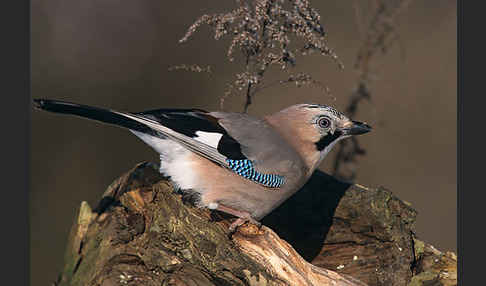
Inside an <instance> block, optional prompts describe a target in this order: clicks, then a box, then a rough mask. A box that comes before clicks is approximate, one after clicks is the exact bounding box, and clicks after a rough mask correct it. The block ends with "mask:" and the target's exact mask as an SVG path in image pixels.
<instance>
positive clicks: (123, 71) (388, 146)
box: [30, 0, 457, 285]
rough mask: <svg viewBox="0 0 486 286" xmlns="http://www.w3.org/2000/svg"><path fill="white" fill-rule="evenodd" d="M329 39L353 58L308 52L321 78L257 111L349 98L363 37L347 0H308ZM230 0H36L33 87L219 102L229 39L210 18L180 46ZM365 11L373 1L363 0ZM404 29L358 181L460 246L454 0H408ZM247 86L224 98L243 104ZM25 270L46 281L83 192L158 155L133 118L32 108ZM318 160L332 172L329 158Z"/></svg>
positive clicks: (267, 98)
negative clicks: (114, 119) (195, 26)
mask: <svg viewBox="0 0 486 286" xmlns="http://www.w3.org/2000/svg"><path fill="white" fill-rule="evenodd" d="M311 2H312V4H313V5H314V7H315V8H317V10H318V11H319V12H320V14H321V16H322V23H323V24H324V25H325V28H326V30H327V31H328V33H329V38H328V42H329V45H330V46H331V47H333V48H334V49H335V51H336V53H337V54H338V55H339V57H340V59H341V61H342V62H343V63H344V65H345V69H344V70H343V71H340V70H338V69H337V67H336V65H335V64H334V63H333V62H332V61H331V60H330V59H328V58H325V57H319V56H311V57H308V58H302V60H301V61H300V62H298V65H300V66H301V68H304V69H305V70H307V71H308V72H310V73H311V74H313V75H314V77H315V78H316V79H319V80H320V81H322V82H324V83H326V84H327V85H328V86H329V88H330V89H331V91H332V93H333V95H334V96H335V97H336V100H335V101H333V100H332V98H331V97H328V96H324V95H322V94H321V93H320V91H319V90H318V89H314V88H300V89H298V88H295V87H277V88H274V89H267V90H266V91H264V92H262V93H260V94H258V96H257V97H256V98H255V103H254V105H252V106H251V107H250V113H251V114H253V115H263V114H265V113H271V112H275V111H278V110H279V109H281V108H284V107H286V106H288V105H290V104H294V103H301V102H318V103H323V104H332V105H334V106H335V107H337V108H338V109H341V110H342V109H343V108H344V107H345V106H346V104H347V101H348V99H349V95H350V93H351V92H352V89H353V88H354V87H355V86H356V79H357V77H358V75H357V74H356V72H355V71H354V70H353V68H352V67H353V63H354V61H355V57H356V53H357V50H358V48H359V45H360V34H359V28H358V25H357V22H356V16H355V11H354V10H353V5H354V4H355V1H351V0H320V1H317V0H314V1H311ZM234 5H235V2H234V1H209V2H208V1H190V0H179V1H161V0H142V1H111V0H96V1H95V0H83V1H77V0H76V1H75V0H33V1H32V94H33V97H34V98H39V97H43V98H51V99H61V100H67V101H73V102H79V103H83V104H90V105H97V106H102V107H108V108H112V109H120V110H127V111H142V110H146V109H154V108H163V107H164V108H169V107H173V108H184V107H197V108H203V109H208V110H216V109H218V108H219V97H220V96H221V95H222V93H223V92H224V89H225V84H226V83H228V82H230V81H231V80H233V78H232V75H233V74H234V73H235V72H236V71H239V66H238V65H237V64H230V63H228V62H227V61H226V59H225V55H226V48H227V44H228V41H224V40H222V41H214V40H213V38H212V34H210V30H209V29H208V28H207V27H203V28H202V29H201V31H200V32H198V33H196V35H195V37H193V38H192V39H191V40H190V41H189V42H188V43H185V44H179V43H178V40H179V39H180V38H181V37H182V36H183V35H184V33H185V31H186V29H187V27H188V26H189V25H190V24H191V23H192V22H193V21H194V20H195V19H196V18H197V17H198V16H200V15H201V14H204V13H213V12H223V11H227V10H228V9H231V8H233V7H234ZM363 12H366V11H363ZM397 22H398V25H399V26H398V32H399V35H400V40H399V42H397V43H396V44H395V45H394V46H393V49H391V50H390V51H388V53H387V54H386V55H384V56H379V57H378V58H377V59H376V61H375V62H374V71H375V74H376V77H377V78H376V80H375V81H374V82H373V84H372V85H371V91H372V95H373V102H372V103H364V104H363V105H362V106H361V107H360V112H359V114H358V116H357V117H356V119H357V120H363V121H367V122H369V123H370V124H371V125H373V126H374V127H375V128H374V131H373V132H372V133H370V134H368V135H366V136H362V137H360V140H361V141H360V142H362V145H363V146H364V147H365V148H366V149H367V152H368V153H367V155H366V156H365V157H360V163H359V172H358V177H357V179H356V182H357V183H360V184H363V185H367V186H372V187H376V186H379V185H382V186H384V187H386V188H388V189H390V190H392V191H393V192H394V193H395V194H396V195H397V196H398V197H400V198H401V199H403V200H406V201H408V202H410V203H412V206H413V207H414V208H415V209H416V210H417V211H418V212H419V215H418V220H417V224H416V225H417V231H418V235H419V238H421V239H422V240H425V241H428V242H430V243H432V244H433V245H435V246H436V247H437V248H439V249H441V250H453V251H455V250H456V194H457V189H456V87H457V83H456V67H457V62H456V59H457V57H456V52H457V49H456V1H453V0H447V1H446V0H444V1H417V0H416V1H412V3H411V4H410V5H409V7H408V9H407V10H406V11H404V12H403V13H402V14H401V15H400V17H399V18H398V19H397ZM181 63H186V64H192V63H196V64H200V65H206V64H210V65H212V66H213V70H214V73H213V75H212V76H211V77H208V75H206V74H196V73H190V72H183V71H176V72H168V71H167V68H168V67H169V66H171V65H175V64H181ZM242 106H243V98H236V97H235V98H232V99H230V100H227V103H226V105H225V109H226V110H228V111H241V109H242ZM31 148H32V149H31V154H32V156H31V158H32V164H31V168H32V169H31V174H32V181H31V186H32V189H31V196H30V198H31V199H30V209H31V213H30V220H31V273H32V277H31V281H32V285H49V283H50V282H51V281H53V280H54V279H55V278H56V275H57V273H58V272H59V271H60V270H61V268H62V266H63V253H64V248H65V243H66V240H67V235H68V233H69V230H70V226H71V223H72V221H73V219H74V216H75V215H76V211H77V209H78V207H79V205H80V203H81V201H83V200H86V201H88V202H89V204H90V205H91V206H94V205H95V204H96V203H97V201H98V199H99V198H100V196H101V194H102V193H103V191H104V190H105V188H106V187H107V186H108V185H109V184H110V183H111V182H112V181H113V180H114V179H115V178H117V177H118V176H119V175H121V174H122V173H123V172H125V171H127V170H128V169H130V168H131V167H133V166H134V164H136V163H137V162H140V161H144V160H150V161H154V162H155V161H157V155H156V154H155V152H153V151H152V150H151V149H150V148H149V147H147V146H146V145H145V144H144V143H142V142H141V141H139V140H138V139H137V138H136V137H135V136H133V135H132V134H130V133H129V132H127V131H126V130H123V129H119V128H116V127H112V126H108V125H100V124H99V123H97V122H93V121H88V120H83V119H79V118H77V117H69V116H60V115H54V114H49V113H45V112H40V111H37V110H33V111H32V145H31ZM334 155H335V154H331V155H330V157H328V160H327V163H324V164H323V165H322V167H321V169H322V170H324V171H328V172H329V171H330V170H331V164H330V162H332V157H333V156H334Z"/></svg>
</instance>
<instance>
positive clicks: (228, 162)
mask: <svg viewBox="0 0 486 286" xmlns="http://www.w3.org/2000/svg"><path fill="white" fill-rule="evenodd" d="M135 115H136V116H140V117H142V118H144V119H146V120H149V121H151V120H153V121H155V122H157V123H158V124H160V125H162V126H163V128H164V130H163V131H162V133H164V134H165V135H169V137H171V139H173V140H175V141H177V142H179V143H181V144H182V145H184V146H186V147H188V148H189V149H190V150H192V151H194V152H196V153H198V154H200V155H202V156H204V157H206V158H207V159H210V160H212V161H214V162H217V163H219V164H220V165H222V166H223V167H226V168H229V169H231V170H233V171H234V172H235V173H237V174H238V175H240V176H242V177H245V178H247V179H249V180H252V181H254V182H256V183H259V184H262V185H264V186H267V187H273V188H278V187H280V186H282V185H283V183H284V182H285V178H284V176H282V175H281V174H280V173H281V172H279V171H281V170H282V162H284V164H287V165H289V163H291V161H292V160H287V161H285V160H278V159H277V158H279V159H282V158H281V157H278V156H279V154H278V150H276V149H278V148H279V147H283V148H284V150H286V148H290V147H289V146H287V145H285V144H286V143H285V142H283V140H282V138H281V137H280V136H279V135H278V134H277V133H276V132H275V131H274V130H273V129H272V128H271V127H270V126H269V125H267V124H266V123H265V122H264V121H262V120H260V119H257V118H254V117H252V116H249V115H247V114H242V113H227V112H206V111H203V110H197V109H192V110H177V109H158V110H152V111H145V112H140V113H136V114H135ZM152 128H154V129H156V128H157V127H156V126H154V127H152ZM166 128H167V129H169V130H170V132H175V133H176V134H171V133H169V131H166V130H165V129H166ZM159 129H160V128H159ZM276 152H277V153H276ZM284 153H285V152H284ZM281 155H284V156H285V154H281ZM283 167H284V168H285V167H287V166H283Z"/></svg>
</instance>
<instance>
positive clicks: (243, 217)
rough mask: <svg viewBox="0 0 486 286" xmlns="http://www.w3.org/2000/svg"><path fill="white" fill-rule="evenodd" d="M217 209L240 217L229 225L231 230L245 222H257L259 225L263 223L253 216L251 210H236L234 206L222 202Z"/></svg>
mask: <svg viewBox="0 0 486 286" xmlns="http://www.w3.org/2000/svg"><path fill="white" fill-rule="evenodd" d="M216 209H217V210H218V211H222V212H224V213H227V214H231V215H234V216H236V217H238V219H236V220H235V221H234V222H233V223H232V224H231V225H230V227H229V230H230V231H231V232H233V231H234V230H236V228H237V227H239V226H240V225H242V224H244V223H245V222H251V223H253V224H256V225H257V226H260V225H261V223H259V222H258V221H256V220H255V219H254V218H252V217H251V215H250V213H249V212H245V211H239V210H235V209H233V208H230V207H227V206H224V205H221V204H218V207H217V208H216Z"/></svg>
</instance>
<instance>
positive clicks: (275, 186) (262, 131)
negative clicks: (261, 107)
mask: <svg viewBox="0 0 486 286" xmlns="http://www.w3.org/2000/svg"><path fill="white" fill-rule="evenodd" d="M34 102H35V104H36V107H38V108H40V109H43V110H46V111H51V112H56V113H65V114H73V115H77V116H82V117H86V118H90V119H94V120H98V121H102V122H105V123H110V124H115V125H118V126H122V127H125V128H128V129H129V130H130V131H131V132H132V133H134V134H135V135H136V136H138V137H139V138H140V139H141V140H143V141H144V142H145V143H147V144H148V145H150V146H151V147H152V148H153V149H154V150H155V151H156V152H157V153H159V154H160V160H161V163H160V172H161V173H162V174H164V175H166V176H169V177H170V178H171V180H172V181H173V182H174V183H175V185H176V186H177V187H178V188H180V189H181V190H182V191H184V192H191V193H192V194H195V195H196V197H197V199H196V205H197V206H199V207H207V208H209V209H213V210H219V211H222V212H224V213H229V214H231V215H234V216H236V217H237V219H236V221H234V222H233V223H232V224H231V226H230V230H232V231H234V230H235V229H236V228H237V227H238V226H240V225H242V224H243V223H245V222H248V221H249V222H252V223H255V224H257V225H259V224H260V223H258V220H260V219H262V218H263V217H264V216H265V215H267V214H268V213H270V212H271V211H272V210H274V209H275V208H276V207H278V206H279V205H280V204H281V203H282V202H284V201H285V200H286V199H287V198H289V197H290V196H291V195H293V194H294V193H295V192H296V191H298V190H299V189H300V188H301V187H302V186H303V185H304V184H305V182H307V180H308V179H309V178H310V176H311V175H312V173H313V172H314V170H315V169H316V168H317V167H318V166H319V164H320V163H321V161H322V160H323V159H324V158H325V157H326V155H327V154H328V153H329V151H330V150H331V149H332V147H333V146H334V145H335V144H336V143H337V142H338V141H339V140H341V139H344V138H347V137H349V136H352V135H359V134H363V133H367V132H369V131H370V130H371V127H370V126H369V125H367V124H366V123H362V122H358V121H352V120H350V119H349V118H347V117H346V116H345V115H344V114H342V113H341V112H339V111H337V110H336V109H334V108H333V107H330V106H325V105H319V104H297V105H292V106H290V107H288V108H286V109H283V110H281V111H279V112H277V113H274V114H271V115H268V116H265V117H264V118H263V119H259V118H256V117H253V116H250V115H248V114H245V113H230V112H207V111H204V110H200V109H157V110H150V111H144V112H137V113H132V112H119V111H114V110H108V109H101V108H97V107H91V106H86V105H80V104H75V103H69V102H63V101H55V100H48V99H34Z"/></svg>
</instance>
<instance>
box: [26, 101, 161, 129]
mask: <svg viewBox="0 0 486 286" xmlns="http://www.w3.org/2000/svg"><path fill="white" fill-rule="evenodd" d="M34 104H35V107H37V108H39V109H42V110H45V111H50V112H54V113H63V114H72V115H76V116H80V117H85V118H89V119H92V120H97V121H101V122H104V123H108V124H114V125H118V126H122V127H125V128H128V129H131V130H135V131H139V132H143V133H146V134H150V135H154V133H156V131H155V130H153V129H152V128H150V127H148V126H147V125H146V124H143V123H141V122H140V121H139V120H135V119H134V118H133V116H135V115H134V114H131V113H128V112H119V111H114V110H109V109H104V108H98V107H93V106H88V105H82V104H77V103H71V102H65V101H59V100H50V99H34Z"/></svg>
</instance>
